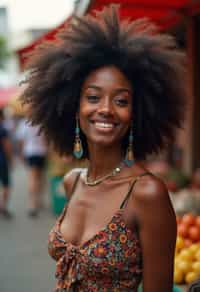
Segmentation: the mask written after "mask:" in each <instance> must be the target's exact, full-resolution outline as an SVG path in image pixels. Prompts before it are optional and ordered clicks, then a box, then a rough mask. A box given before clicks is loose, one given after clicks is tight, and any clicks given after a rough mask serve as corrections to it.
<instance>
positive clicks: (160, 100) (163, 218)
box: [23, 6, 185, 292]
mask: <svg viewBox="0 0 200 292" xmlns="http://www.w3.org/2000/svg"><path fill="white" fill-rule="evenodd" d="M61 38H62V39H61V41H60V42H58V43H57V45H56V46H53V45H52V46H47V47H45V49H41V50H39V51H38V52H37V55H36V57H35V59H34V60H33V62H32V64H31V65H30V68H31V69H32V71H31V72H32V73H31V74H30V78H29V86H28V87H27V89H26V91H25V93H24V96H23V101H24V102H25V103H27V104H29V106H30V107H31V109H32V111H31V113H32V115H31V120H32V122H33V124H36V125H40V127H41V130H42V131H43V132H44V133H45V135H46V137H47V138H48V139H49V141H51V142H53V144H54V146H55V147H56V149H57V150H58V151H59V152H60V153H61V154H65V153H72V152H73V153H74V155H75V156H76V157H78V158H84V157H87V158H88V159H89V167H88V169H74V170H73V171H71V172H70V173H69V174H67V175H66V177H65V179H64V185H65V189H66V193H67V194H68V195H69V196H70V202H69V204H68V206H67V207H66V208H65V210H64V212H63V214H62V215H61V217H60V218H59V219H58V221H57V222H56V225H55V226H54V228H53V229H52V231H51V233H50V235H49V253H50V254H51V255H52V256H53V258H54V259H55V260H56V261H57V270H56V278H57V287H56V291H57V292H58V291H98V292H99V291H135V292H136V291H137V287H138V285H139V283H140V282H141V280H142V281H143V291H144V292H155V291H162V292H169V291H172V283H173V259H174V247H175V241H176V219H175V214H174V211H173V208H172V206H171V203H170V200H169V196H168V193H167V189H166V187H165V185H164V184H163V183H162V181H160V180H159V179H158V178H157V177H155V176H153V175H151V174H150V173H148V172H147V171H146V170H145V169H144V167H143V164H144V163H143V162H144V160H145V158H146V157H147V155H148V154H151V153H153V152H158V150H160V149H161V148H163V146H165V145H167V143H168V142H170V141H171V140H173V139H174V135H175V133H174V131H175V129H176V128H177V127H179V126H180V125H181V121H182V118H183V110H184V101H183V96H184V90H183V89H182V86H183V85H184V84H185V83H184V80H183V76H182V73H183V60H184V57H183V55H182V54H181V53H180V52H178V51H177V50H176V48H175V44H174V40H173V39H172V38H171V37H169V36H166V35H160V34H157V33H156V29H155V27H154V25H152V24H151V23H149V22H148V21H146V20H138V21H135V22H132V23H128V22H121V23H120V21H119V19H118V12H117V9H116V8H115V7H113V6H112V7H110V8H106V9H104V10H103V12H101V13H100V14H98V15H97V16H96V17H92V16H88V17H82V18H77V19H76V23H74V24H72V27H71V30H67V31H63V33H62V36H61ZM133 154H134V158H133Z"/></svg>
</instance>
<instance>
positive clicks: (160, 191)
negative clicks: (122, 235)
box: [132, 174, 175, 225]
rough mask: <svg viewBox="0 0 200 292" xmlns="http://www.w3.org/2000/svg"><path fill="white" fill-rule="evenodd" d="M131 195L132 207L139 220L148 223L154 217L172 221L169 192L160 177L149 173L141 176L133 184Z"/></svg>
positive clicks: (173, 215)
mask: <svg viewBox="0 0 200 292" xmlns="http://www.w3.org/2000/svg"><path fill="white" fill-rule="evenodd" d="M132 197H133V200H132V207H133V208H134V212H136V213H137V215H138V216H137V217H138V219H139V221H140V222H143V223H145V224H146V223H147V222H148V223H150V222H151V221H154V220H155V218H159V220H160V221H162V218H163V220H165V221H166V219H167V220H168V222H169V223H170V222H171V223H172V222H174V220H175V213H174V210H173V207H172V203H171V200H170V197H169V193H168V190H167V188H166V186H165V184H164V182H163V181H162V180H161V179H160V178H158V177H156V176H154V175H151V174H150V175H145V176H143V177H141V178H140V179H139V180H138V181H137V182H136V184H135V187H134V190H133V196H132ZM147 225H148V224H147Z"/></svg>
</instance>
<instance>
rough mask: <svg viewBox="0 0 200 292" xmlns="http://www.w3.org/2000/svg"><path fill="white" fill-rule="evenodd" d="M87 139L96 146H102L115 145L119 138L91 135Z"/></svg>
mask: <svg viewBox="0 0 200 292" xmlns="http://www.w3.org/2000/svg"><path fill="white" fill-rule="evenodd" d="M88 141H89V142H90V143H91V144H92V145H95V144H96V145H98V146H102V147H112V146H116V145H118V146H119V145H120V144H121V143H120V141H119V139H116V137H115V138H114V137H92V138H90V139H88Z"/></svg>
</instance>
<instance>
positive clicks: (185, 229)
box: [178, 223, 188, 238]
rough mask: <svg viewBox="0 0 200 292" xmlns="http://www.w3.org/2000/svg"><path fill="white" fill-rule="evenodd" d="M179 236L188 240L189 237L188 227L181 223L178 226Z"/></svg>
mask: <svg viewBox="0 0 200 292" xmlns="http://www.w3.org/2000/svg"><path fill="white" fill-rule="evenodd" d="M178 235H179V236H181V237H184V238H186V237H187V236H188V226H187V225H185V224H183V223H181V224H180V225H179V226H178Z"/></svg>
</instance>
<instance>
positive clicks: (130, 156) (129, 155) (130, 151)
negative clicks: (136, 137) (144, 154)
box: [124, 126, 134, 166]
mask: <svg viewBox="0 0 200 292" xmlns="http://www.w3.org/2000/svg"><path fill="white" fill-rule="evenodd" d="M124 161H125V163H126V164H127V165H128V166H132V165H133V163H134V157H133V127H132V126H131V128H130V133H129V143H128V147H127V150H126V156H125V160H124Z"/></svg>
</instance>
